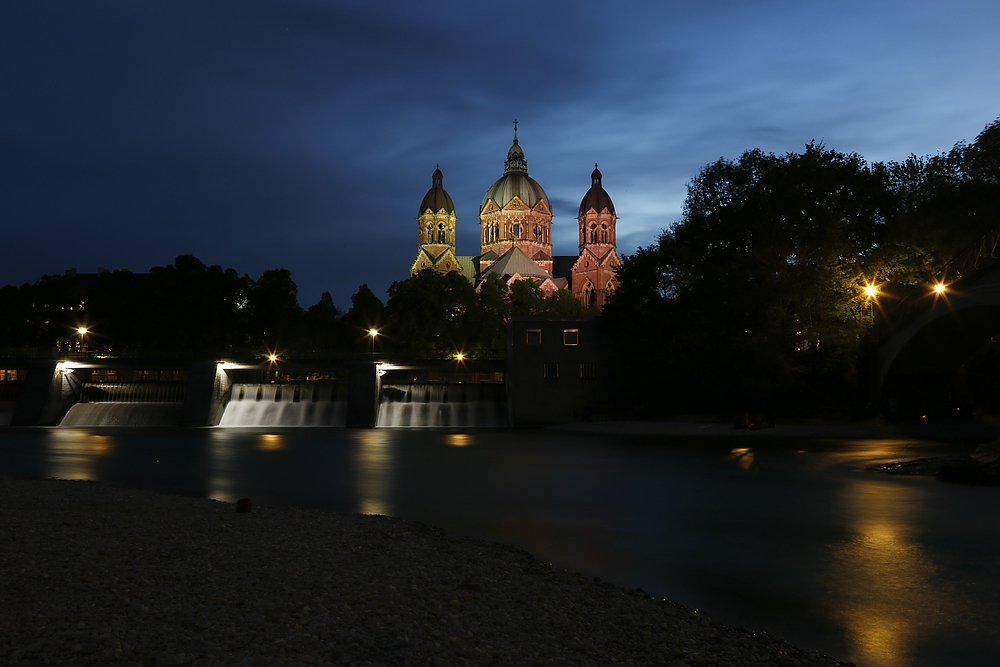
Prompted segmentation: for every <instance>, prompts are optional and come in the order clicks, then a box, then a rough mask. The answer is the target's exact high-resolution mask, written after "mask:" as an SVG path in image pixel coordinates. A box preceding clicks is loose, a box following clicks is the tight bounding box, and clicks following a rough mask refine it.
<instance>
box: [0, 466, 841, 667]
mask: <svg viewBox="0 0 1000 667" xmlns="http://www.w3.org/2000/svg"><path fill="white" fill-rule="evenodd" d="M0 503H2V508H3V509H2V510H0V664H3V665H32V666H33V665H45V664H55V665H105V664H109V665H116V664H121V665H322V666H330V665H356V666H363V667H372V666H376V665H385V666H387V667H394V666H396V665H434V666H438V667H449V666H452V665H579V666H584V665H594V666H597V665H673V666H681V665H733V666H743V665H793V666H806V665H808V666H820V665H823V666H826V665H845V664H851V663H843V662H839V661H837V660H835V659H833V658H830V657H827V656H824V655H821V654H820V653H818V652H816V651H811V650H807V649H803V648H798V647H795V646H792V645H790V644H788V643H786V642H784V641H781V640H779V639H776V638H773V637H770V636H768V635H767V634H764V633H760V632H753V631H751V630H746V629H741V628H732V627H727V626H724V625H721V624H718V623H715V622H713V621H711V620H710V619H708V618H705V617H704V616H703V615H702V614H700V613H698V612H697V611H695V610H692V609H689V608H687V607H684V606H682V605H680V604H676V603H673V602H668V601H665V600H659V599H654V598H652V597H650V596H649V595H647V594H645V593H644V592H642V591H640V590H634V591H627V590H623V589H621V588H619V587H617V586H615V585H613V584H610V583H607V582H602V581H600V580H598V579H592V578H586V577H584V576H582V575H580V574H578V573H573V572H567V571H564V570H562V569H560V568H558V567H557V566H554V565H552V564H550V563H546V562H542V561H540V560H538V559H536V558H534V557H533V556H532V555H531V554H529V553H527V552H525V551H523V550H520V549H518V548H515V547H512V546H508V545H499V544H491V543H487V542H483V541H481V540H476V539H472V538H463V537H458V536H452V535H449V534H447V533H445V532H444V531H442V530H440V529H437V528H434V527H431V526H426V525H423V524H420V523H414V522H408V521H405V520H402V519H398V518H392V517H384V516H370V515H360V514H340V513H333V512H324V511H318V510H306V509H295V508H283V507H267V506H257V505H254V506H253V507H252V511H250V512H244V513H238V512H237V511H236V508H235V506H234V505H232V504H228V503H223V502H218V501H213V500H206V499H198V498H189V497H184V496H173V495H166V494H159V493H154V492H150V491H144V490H137V489H126V488H118V487H113V486H108V485H103V484H98V483H92V482H69V481H58V480H24V479H3V478H0Z"/></svg>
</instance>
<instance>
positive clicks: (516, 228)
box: [510, 222, 521, 239]
mask: <svg viewBox="0 0 1000 667" xmlns="http://www.w3.org/2000/svg"><path fill="white" fill-rule="evenodd" d="M510 233H511V235H512V236H513V237H514V238H515V239H519V238H521V225H519V224H517V223H516V222H515V223H514V224H513V225H512V226H511V228H510Z"/></svg>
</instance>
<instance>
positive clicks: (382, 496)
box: [352, 429, 394, 516]
mask: <svg viewBox="0 0 1000 667" xmlns="http://www.w3.org/2000/svg"><path fill="white" fill-rule="evenodd" d="M352 434H353V435H354V436H355V441H356V443H357V447H356V449H355V450H354V463H355V465H356V466H357V471H358V472H357V479H358V507H357V511H358V513H360V514H384V515H386V516H389V515H391V514H392V501H391V493H392V473H393V461H392V440H393V439H394V438H393V436H392V435H390V434H387V433H384V432H383V431H380V430H378V429H373V430H368V431H353V432H352Z"/></svg>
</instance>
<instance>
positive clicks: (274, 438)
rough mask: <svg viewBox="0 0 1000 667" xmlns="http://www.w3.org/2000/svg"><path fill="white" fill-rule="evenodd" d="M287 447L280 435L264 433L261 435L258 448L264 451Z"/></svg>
mask: <svg viewBox="0 0 1000 667" xmlns="http://www.w3.org/2000/svg"><path fill="white" fill-rule="evenodd" d="M284 448H285V441H284V438H282V437H281V436H280V435H275V434H273V433H264V434H262V435H261V436H260V441H259V442H258V443H257V449H259V450H261V451H264V452H277V451H279V450H282V449H284Z"/></svg>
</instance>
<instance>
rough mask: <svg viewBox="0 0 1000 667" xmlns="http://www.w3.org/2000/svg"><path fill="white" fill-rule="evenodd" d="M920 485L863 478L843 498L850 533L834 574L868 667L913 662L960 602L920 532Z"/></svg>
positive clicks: (846, 622) (849, 630) (847, 626)
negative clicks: (925, 638) (944, 584)
mask: <svg viewBox="0 0 1000 667" xmlns="http://www.w3.org/2000/svg"><path fill="white" fill-rule="evenodd" d="M919 495H920V489H919V488H918V487H914V486H907V485H897V484H883V483H880V481H879V480H871V479H857V480H852V481H851V482H849V483H848V484H845V485H844V487H843V489H842V492H841V495H840V499H839V500H840V502H841V503H842V507H843V508H844V510H845V513H846V514H847V516H848V517H849V521H850V523H849V529H850V536H849V538H848V540H847V542H846V543H845V544H843V545H842V546H841V548H840V549H838V550H837V552H836V555H835V557H834V559H833V562H832V564H831V565H832V567H831V573H830V574H831V578H832V579H835V580H839V581H841V582H843V584H844V585H842V586H841V587H840V590H839V595H838V597H839V598H840V600H839V605H838V616H839V619H838V620H839V622H840V623H842V624H843V626H844V630H845V632H846V634H847V635H848V637H849V640H850V641H851V643H853V644H854V645H855V646H856V650H857V652H858V659H859V661H860V662H861V663H862V664H864V665H867V666H869V667H904V666H905V665H909V664H911V660H912V655H910V653H911V652H912V650H913V647H914V646H915V645H917V644H918V641H917V639H918V638H919V636H920V635H922V634H925V633H934V632H936V631H940V630H941V629H942V628H941V627H940V625H941V622H942V621H943V620H944V619H947V618H949V617H953V616H954V612H955V610H956V608H957V607H958V606H959V605H960V603H958V602H957V601H955V600H953V599H952V597H951V594H950V593H949V592H948V591H947V590H942V588H941V587H940V582H941V577H940V576H939V574H938V572H937V567H936V566H935V564H934V562H933V560H932V559H931V557H930V556H929V555H928V554H927V553H926V551H925V549H924V548H923V547H922V546H921V544H920V543H919V541H918V537H917V535H916V525H915V524H918V523H919V521H920V516H919V508H920V498H919Z"/></svg>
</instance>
